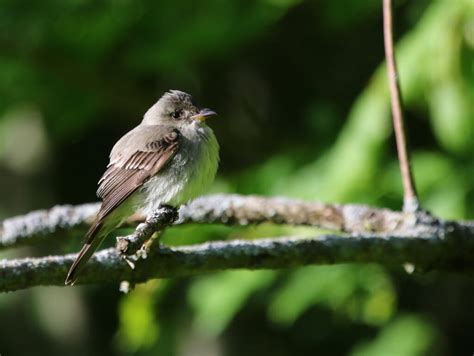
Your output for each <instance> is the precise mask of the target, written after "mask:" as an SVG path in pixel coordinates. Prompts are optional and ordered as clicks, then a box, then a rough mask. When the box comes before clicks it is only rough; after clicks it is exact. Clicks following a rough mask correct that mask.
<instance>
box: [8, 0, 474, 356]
mask: <svg viewBox="0 0 474 356" xmlns="http://www.w3.org/2000/svg"><path fill="white" fill-rule="evenodd" d="M395 17H396V33H397V50H398V52H397V54H398V59H399V67H400V72H401V81H402V90H403V95H404V99H405V102H406V110H407V112H406V115H407V125H408V130H409V138H410V146H411V147H412V149H413V160H414V168H415V176H416V180H417V183H418V188H419V193H420V196H421V200H422V202H423V204H424V206H425V207H426V208H427V209H429V210H431V211H432V212H433V213H435V214H438V215H440V216H442V217H444V218H459V219H467V218H471V219H472V218H474V178H473V177H474V135H473V127H474V109H473V106H474V105H473V102H474V70H473V63H474V3H473V2H472V1H470V0H436V1H428V0H418V1H407V0H403V1H402V0H400V1H396V7H395ZM381 28H382V17H381V1H379V0H370V1H359V0H344V1H330V0H324V1H323V0H319V1H299V0H258V1H243V0H241V1H237V0H232V1H230V0H229V1H225V2H224V1H219V0H206V1H200V2H188V1H171V0H162V1H152V0H140V1H132V0H114V1H112V0H109V1H105V0H104V1H90V0H74V1H67V2H66V1H58V0H43V1H31V0H30V1H17V0H1V1H0V196H1V197H2V198H1V200H0V217H7V216H12V215H15V214H21V213H25V212H28V211H30V210H33V209H39V208H46V207H49V206H52V205H55V204H60V203H71V204H76V203H83V202H87V201H94V200H95V199H96V198H95V196H94V192H95V185H96V181H97V179H98V177H99V176H100V175H101V173H102V171H103V170H104V167H105V165H106V162H107V155H108V152H109V150H110V148H111V146H112V145H113V143H114V142H115V141H116V140H117V139H118V138H119V137H120V136H121V135H123V134H124V133H125V132H126V131H128V130H129V129H131V128H132V127H133V126H134V125H136V124H137V123H138V122H139V120H140V117H141V115H142V114H143V113H144V112H145V111H146V109H147V108H148V107H149V106H150V105H151V104H152V103H153V102H154V101H155V100H156V99H157V98H158V97H159V96H160V95H161V94H162V93H163V91H165V90H167V89H182V90H185V91H188V92H191V93H193V94H194V96H195V97H196V98H197V99H198V100H199V102H201V103H202V104H203V105H206V106H209V107H212V108H213V109H215V110H216V111H218V112H219V113H220V117H219V118H218V119H216V120H215V121H214V120H213V121H212V122H211V123H210V125H211V126H212V127H213V128H214V130H215V131H216V134H217V136H218V138H219V141H220V143H221V158H222V163H221V168H220V171H219V176H218V178H217V180H216V182H215V184H214V186H213V188H212V191H213V192H237V193H242V194H263V195H285V196H291V197H297V198H304V199H315V200H324V201H332V202H341V203H343V202H358V203H368V204H372V205H376V206H386V207H390V208H395V209H398V208H400V206H401V204H402V202H401V196H402V192H401V183H400V178H399V172H398V166H397V160H396V151H395V147H394V138H393V134H392V128H391V121H390V120H391V119H390V112H389V105H390V103H389V97H388V90H387V83H386V79H385V68H384V66H383V40H382V30H381ZM316 233H318V231H317V230H315V229H309V228H290V227H275V226H271V225H263V226H259V227H250V228H229V227H222V226H206V227H203V226H187V227H180V228H173V229H171V230H169V231H168V232H167V233H166V235H165V236H164V242H165V243H167V244H170V245H179V244H190V243H196V242H200V241H207V240H214V239H231V238H237V237H238V238H249V239H251V238H259V237H262V236H278V235H283V234H298V235H303V236H304V235H314V234H316ZM81 239H82V236H74V238H73V239H70V240H68V241H61V242H57V243H55V244H54V245H52V244H50V245H48V246H36V247H29V248H24V249H21V250H15V251H5V252H2V253H1V255H0V256H1V257H4V258H6V257H9V258H11V257H17V256H40V255H44V254H49V253H51V254H60V253H65V252H70V251H76V250H77V249H78V248H79V245H80V242H81ZM110 240H113V239H110ZM473 295H474V280H473V278H472V276H467V275H466V276H465V275H454V274H446V273H435V272H432V273H427V274H417V273H416V272H415V273H414V274H409V273H407V272H405V270H404V269H403V268H399V269H387V268H384V267H381V266H378V265H338V266H320V267H306V268H299V269H293V270H286V271H261V272H249V271H227V272H221V273H214V274H209V275H205V276H197V277H192V278H180V279H173V280H153V281H150V282H148V283H146V284H143V285H139V286H137V287H136V289H135V290H134V291H133V292H131V293H129V294H127V295H123V294H120V293H119V291H118V286H116V285H101V286H84V287H77V288H43V287H41V288H33V289H31V290H28V291H21V292H15V293H10V294H3V295H0V320H1V323H0V353H1V354H2V355H22V354H25V355H30V354H34V353H38V352H39V353H41V354H48V355H63V354H68V355H95V354H97V355H107V354H110V355H129V354H138V355H183V356H194V355H205V356H207V355H209V356H214V355H215V356H217V355H225V356H233V355H274V356H284V355H314V354H324V355H423V354H430V355H462V354H464V355H467V354H472V352H473V350H474V341H473V339H472V330H473V327H474V298H473Z"/></svg>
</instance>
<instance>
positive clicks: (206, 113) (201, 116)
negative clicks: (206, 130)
mask: <svg viewBox="0 0 474 356" xmlns="http://www.w3.org/2000/svg"><path fill="white" fill-rule="evenodd" d="M216 115H217V113H216V112H215V111H212V110H211V109H201V110H200V111H199V112H198V113H197V114H196V115H193V116H191V119H193V120H196V121H199V122H202V121H204V120H206V119H207V118H208V117H210V116H216Z"/></svg>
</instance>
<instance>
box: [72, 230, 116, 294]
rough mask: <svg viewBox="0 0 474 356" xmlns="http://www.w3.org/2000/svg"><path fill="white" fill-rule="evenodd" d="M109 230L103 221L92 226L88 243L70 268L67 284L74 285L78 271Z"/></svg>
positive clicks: (87, 237)
mask: <svg viewBox="0 0 474 356" xmlns="http://www.w3.org/2000/svg"><path fill="white" fill-rule="evenodd" d="M109 232H110V231H109V229H107V228H106V227H105V226H104V225H103V223H102V222H101V221H96V222H95V223H94V224H93V225H92V226H91V227H90V229H89V231H88V232H87V234H86V243H85V244H84V246H82V249H81V251H79V254H78V255H77V257H76V260H75V261H74V263H73V264H72V266H71V268H69V272H68V273H67V276H66V281H65V282H64V283H65V284H66V285H71V286H72V285H74V283H75V282H76V279H77V273H78V272H79V271H80V270H82V268H83V267H84V265H85V264H86V263H87V261H89V259H90V258H91V256H92V255H93V254H94V251H95V250H97V249H98V248H99V246H100V244H101V243H102V241H103V240H104V238H105V237H106V236H107V235H108V233H109Z"/></svg>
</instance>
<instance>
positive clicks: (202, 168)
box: [65, 90, 219, 285]
mask: <svg viewBox="0 0 474 356" xmlns="http://www.w3.org/2000/svg"><path fill="white" fill-rule="evenodd" d="M214 115H216V113H215V112H214V111H212V110H210V109H202V108H200V107H199V106H198V105H197V104H196V102H195V101H194V100H193V98H192V97H191V95H189V94H187V93H184V92H182V91H178V90H170V91H169V92H167V93H165V94H164V95H163V96H162V97H161V98H160V100H158V101H157V102H156V104H155V105H153V106H152V107H151V108H150V109H149V110H148V111H147V112H146V113H145V116H144V118H143V120H142V122H141V123H140V125H138V126H137V127H135V128H134V129H133V130H131V131H130V132H128V133H127V134H126V135H125V136H123V137H122V138H121V139H120V140H119V141H118V142H117V143H116V144H115V146H114V147H113V148H112V152H111V153H110V163H109V165H108V166H107V170H106V171H105V173H104V175H103V176H102V178H101V179H100V180H99V189H98V190H97V196H98V197H99V198H101V199H102V206H101V207H100V210H99V213H98V215H97V218H96V220H95V222H94V223H93V224H92V226H91V228H90V229H89V231H88V232H87V235H86V242H85V244H84V246H83V247H82V249H81V251H80V252H79V255H78V256H77V258H76V260H75V261H74V263H73V264H72V266H71V268H70V269H69V272H68V274H67V277H66V282H65V283H66V284H69V285H72V284H74V282H75V281H76V278H77V273H78V272H79V271H80V270H81V269H82V268H83V267H84V265H85V264H86V263H87V261H88V260H89V258H90V257H91V256H92V254H93V253H94V251H95V250H96V249H97V248H98V247H99V245H100V243H101V242H102V240H103V239H104V238H105V237H106V236H107V235H108V234H109V233H110V232H111V231H112V230H114V229H115V228H116V227H117V226H119V225H120V224H121V223H123V222H124V220H125V219H127V218H128V217H129V216H130V215H132V214H133V213H134V212H136V211H137V210H141V211H142V212H143V213H144V214H146V215H148V214H149V213H151V212H152V211H154V210H156V209H157V208H159V207H160V206H161V205H171V206H174V207H178V206H179V205H181V204H183V203H186V202H187V201H188V200H190V199H193V198H195V197H196V196H198V195H199V194H201V193H202V192H203V191H204V190H205V189H206V188H207V187H208V186H209V185H210V184H211V183H212V181H213V180H214V176H215V174H216V171H217V166H218V163H219V144H218V143H217V140H216V137H215V136H214V133H213V132H212V130H211V129H210V128H209V127H208V126H207V125H206V124H205V123H204V121H205V119H206V118H208V117H210V116H214Z"/></svg>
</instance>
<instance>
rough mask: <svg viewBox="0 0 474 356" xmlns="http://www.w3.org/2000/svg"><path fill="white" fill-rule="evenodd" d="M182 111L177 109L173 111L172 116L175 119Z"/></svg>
mask: <svg viewBox="0 0 474 356" xmlns="http://www.w3.org/2000/svg"><path fill="white" fill-rule="evenodd" d="M182 112H183V111H182V110H175V111H173V112H172V113H171V117H172V118H173V119H178V118H179V117H180V116H181V114H182Z"/></svg>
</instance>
